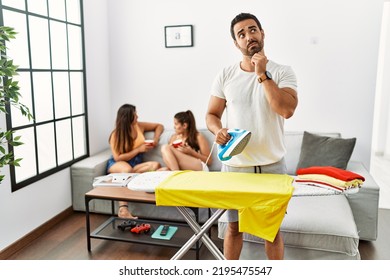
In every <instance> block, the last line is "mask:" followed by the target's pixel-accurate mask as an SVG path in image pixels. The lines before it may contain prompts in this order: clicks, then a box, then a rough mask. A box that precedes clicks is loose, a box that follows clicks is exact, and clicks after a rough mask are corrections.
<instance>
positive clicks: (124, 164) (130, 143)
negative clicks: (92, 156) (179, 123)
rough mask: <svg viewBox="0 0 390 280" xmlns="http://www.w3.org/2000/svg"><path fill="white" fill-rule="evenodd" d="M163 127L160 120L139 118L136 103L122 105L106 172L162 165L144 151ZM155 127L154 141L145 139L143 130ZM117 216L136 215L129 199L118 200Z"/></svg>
mask: <svg viewBox="0 0 390 280" xmlns="http://www.w3.org/2000/svg"><path fill="white" fill-rule="evenodd" d="M163 130H164V127H163V125H161V124H158V123H148V122H138V115H137V111H136V107H135V106H133V105H130V104H124V105H122V106H121V107H120V108H119V110H118V112H117V117H116V124H115V129H114V130H113V131H112V132H111V135H110V137H109V143H110V147H111V151H112V157H111V158H110V159H109V160H108V162H107V173H142V172H146V171H156V170H157V169H159V168H160V163H159V162H157V161H147V162H144V161H143V153H146V152H148V151H150V150H151V149H153V148H154V147H155V146H156V145H157V143H158V141H159V138H160V135H161V133H162V132H163ZM146 131H154V139H153V143H145V136H144V132H146ZM118 217H120V218H126V219H136V218H137V217H134V216H133V215H132V214H131V213H130V212H129V209H128V204H127V202H126V201H119V209H118Z"/></svg>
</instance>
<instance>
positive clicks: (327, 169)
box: [297, 166, 365, 182]
mask: <svg viewBox="0 0 390 280" xmlns="http://www.w3.org/2000/svg"><path fill="white" fill-rule="evenodd" d="M304 174H322V175H328V176H331V177H333V178H336V179H339V180H343V181H352V180H355V179H359V180H362V181H363V182H364V180H365V178H364V177H363V176H361V175H359V174H357V173H354V172H352V171H348V170H344V169H340V168H337V167H333V166H312V167H307V168H300V169H298V170H297V175H304Z"/></svg>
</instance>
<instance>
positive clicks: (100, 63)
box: [0, 0, 383, 250]
mask: <svg viewBox="0 0 390 280" xmlns="http://www.w3.org/2000/svg"><path fill="white" fill-rule="evenodd" d="M382 3H383V0H355V1H353V0H343V1H338V0H328V1H311V0H295V1H288V0H274V1H265V0H256V1H255V0H241V1H233V0H214V1H207V2H206V1H205V0H197V1H190V0H165V1H158V0H143V1H136V0H115V1H108V0H84V22H85V39H86V62H87V79H88V80H87V91H88V92H87V93H88V115H89V119H88V122H89V139H90V152H91V154H94V153H96V152H98V151H100V150H102V149H104V148H105V147H107V138H108V134H109V132H110V131H111V129H112V128H113V124H114V119H115V114H116V110H117V108H118V107H119V106H120V105H121V104H122V103H125V102H129V103H134V104H135V105H137V108H138V112H139V115H140V119H141V120H145V121H158V122H161V123H163V124H164V125H165V126H166V127H171V126H172V117H173V114H174V113H176V112H177V111H181V110H186V109H191V110H192V111H193V112H194V113H195V115H196V117H197V121H198V127H205V122H204V116H205V112H206V108H207V103H208V99H209V93H208V92H209V88H210V85H211V82H212V80H213V78H214V76H215V75H216V73H217V72H218V71H219V70H220V69H221V68H222V67H223V66H225V65H228V64H231V63H234V62H236V61H238V60H239V59H240V58H241V56H240V53H239V52H238V50H236V48H235V47H234V45H233V42H232V40H231V38H230V34H229V26H230V21H231V19H232V18H233V17H234V16H235V15H236V14H238V13H240V12H251V13H253V14H256V15H257V16H258V17H259V19H260V20H261V22H262V24H263V27H264V29H265V32H266V41H265V43H266V47H265V51H266V54H267V55H268V57H269V58H270V59H272V60H274V61H276V62H279V63H282V64H288V65H291V66H292V67H293V68H294V69H295V71H296V74H297V76H298V82H299V98H300V103H299V107H298V110H297V112H296V115H295V116H294V117H293V118H292V119H290V120H288V121H287V122H286V129H288V130H309V131H340V132H341V133H342V134H343V136H344V137H357V139H358V141H357V146H356V148H355V152H354V154H353V157H354V158H356V159H359V160H362V161H363V162H364V163H365V164H366V166H367V167H368V166H369V158H370V148H371V133H372V120H373V104H374V93H375V81H376V78H375V77H376V65H377V57H378V44H379V32H380V21H381V15H382ZM107 15H108V18H107ZM177 24H192V25H194V37H195V46H194V47H193V48H181V49H166V48H165V46H164V26H165V25H177ZM4 123H5V122H4V120H3V119H0V125H1V127H4V125H3V124H4ZM1 172H2V173H4V174H6V176H7V177H6V180H5V181H3V183H2V184H1V185H0V224H1V225H2V226H1V228H2V230H1V232H0V250H2V249H4V248H5V247H7V246H8V245H10V244H12V243H13V242H15V241H16V240H18V239H19V238H20V237H22V236H23V235H25V234H26V233H28V232H30V231H31V230H33V229H34V228H36V227H38V226H39V225H41V224H42V223H44V222H45V221H47V220H48V219H50V218H52V217H53V216H55V215H57V214H58V213H59V212H61V211H63V210H64V209H66V208H67V207H69V206H71V190H70V174H69V173H70V172H69V169H66V170H64V171H62V172H59V173H58V174H55V175H52V176H50V177H49V178H46V179H44V180H41V181H39V182H37V183H35V184H32V185H30V186H28V187H26V188H24V189H22V190H20V191H17V192H15V193H11V192H10V184H9V181H8V176H9V172H8V169H7V168H4V169H3V170H1ZM21 221H23V223H21Z"/></svg>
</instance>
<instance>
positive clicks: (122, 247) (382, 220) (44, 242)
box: [8, 209, 390, 260]
mask: <svg viewBox="0 0 390 280" xmlns="http://www.w3.org/2000/svg"><path fill="white" fill-rule="evenodd" d="M106 219H107V216H106V215H99V214H92V215H91V227H92V228H96V227H97V226H98V225H100V224H101V223H102V222H103V221H105V220H106ZM378 230H379V234H378V239H377V240H376V241H375V242H368V241H361V242H360V244H359V251H360V254H361V258H362V260H390V242H389V236H390V210H389V209H380V210H379V226H378ZM213 236H214V238H212V239H213V240H215V242H216V243H217V245H218V246H219V247H221V245H222V244H221V241H220V240H218V239H217V238H216V234H215V233H214V234H212V237H213ZM176 251H177V249H175V248H168V247H160V246H158V247H156V246H152V245H139V244H132V243H124V242H111V241H105V240H97V239H93V240H92V251H91V252H88V250H87V245H86V231H85V214H84V213H81V212H75V213H74V214H73V215H71V216H70V217H69V218H67V219H66V220H64V221H63V222H62V223H61V225H60V226H56V227H54V228H52V229H51V230H49V231H48V232H46V233H45V234H44V235H42V236H41V237H40V238H38V239H36V240H35V241H34V242H32V243H31V244H30V245H29V246H28V247H26V248H24V249H23V250H20V251H18V252H16V253H15V254H13V255H12V256H11V257H9V258H8V259H10V260H169V259H170V258H171V257H172V256H173V255H174V254H175V252H176ZM184 259H195V252H194V251H190V252H188V253H187V255H186V256H185V257H184ZM201 259H203V260H208V259H213V256H211V254H210V253H209V252H208V250H207V248H202V250H201Z"/></svg>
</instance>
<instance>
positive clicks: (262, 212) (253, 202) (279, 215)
mask: <svg viewBox="0 0 390 280" xmlns="http://www.w3.org/2000/svg"><path fill="white" fill-rule="evenodd" d="M292 182H293V178H292V177H291V176H288V175H279V174H252V173H237V172H204V171H179V172H175V173H173V174H172V175H171V176H169V177H168V178H167V179H165V180H164V181H163V182H161V183H160V184H159V185H158V186H157V187H156V191H155V192H156V205H158V206H187V207H199V208H218V209H237V210H238V215H239V227H240V231H241V232H247V233H250V234H253V235H256V236H258V237H260V238H263V239H265V240H268V241H271V242H272V241H273V240H274V238H275V236H276V234H277V232H278V229H279V228H280V225H281V223H282V221H283V218H284V215H285V213H286V209H287V205H288V202H289V201H290V198H291V196H292V193H293V186H292Z"/></svg>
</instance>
